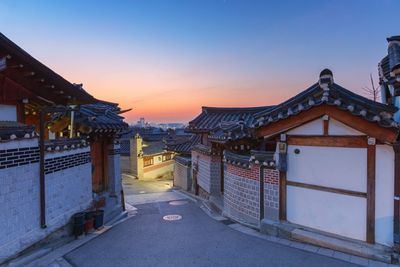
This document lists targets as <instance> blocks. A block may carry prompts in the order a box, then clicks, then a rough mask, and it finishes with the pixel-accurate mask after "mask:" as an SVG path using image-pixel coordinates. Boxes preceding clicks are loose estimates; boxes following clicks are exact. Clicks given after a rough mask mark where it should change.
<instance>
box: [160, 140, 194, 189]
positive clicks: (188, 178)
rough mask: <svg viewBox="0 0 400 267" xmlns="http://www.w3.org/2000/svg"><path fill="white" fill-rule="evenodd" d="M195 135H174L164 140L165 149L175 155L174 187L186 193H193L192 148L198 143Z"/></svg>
mask: <svg viewBox="0 0 400 267" xmlns="http://www.w3.org/2000/svg"><path fill="white" fill-rule="evenodd" d="M200 139H201V136H200V135H197V134H185V135H175V134H172V135H170V136H169V138H168V139H167V140H166V149H167V150H168V151H173V152H175V153H176V155H175V156H174V186H175V187H180V188H182V189H183V190H186V191H195V188H193V183H192V156H191V154H192V148H193V147H194V146H195V145H197V144H199V143H200Z"/></svg>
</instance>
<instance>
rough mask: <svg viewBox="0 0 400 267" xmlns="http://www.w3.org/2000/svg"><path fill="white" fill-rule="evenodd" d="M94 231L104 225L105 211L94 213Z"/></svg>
mask: <svg viewBox="0 0 400 267" xmlns="http://www.w3.org/2000/svg"><path fill="white" fill-rule="evenodd" d="M93 219H94V229H99V228H101V227H102V226H103V224H104V210H96V211H95V212H93Z"/></svg>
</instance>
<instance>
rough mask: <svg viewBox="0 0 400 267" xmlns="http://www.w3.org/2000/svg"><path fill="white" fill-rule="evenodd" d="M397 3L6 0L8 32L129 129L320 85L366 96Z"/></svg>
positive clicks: (3, 22)
mask: <svg viewBox="0 0 400 267" xmlns="http://www.w3.org/2000/svg"><path fill="white" fill-rule="evenodd" d="M399 11H400V1H398V0H374V1H372V0H371V1H368V0H351V1H350V0H336V1H333V0H332V1H328V0H326V1H322V0H318V1H317V0H315V1H311V0H310V1H307V0H305V1H294V0H293V1H267V0H265V1H252V0H242V1H239V0H214V1H207V0H197V1H194V0H180V1H175V0H160V1H152V0H141V1H133V0H132V1H124V0H119V1H111V0H109V1H89V0H88V1H71V0H69V1H61V0H60V1H50V0H49V1H41V0H35V1H32V0H18V1H16V0H0V31H1V32H2V33H3V34H5V35H6V36H7V37H8V38H10V39H11V40H12V41H14V42H15V43H17V44H18V45H19V46H21V47H22V48H23V49H25V50H26V51H27V52H29V53H30V54H31V55H33V56H34V57H35V58H37V59H38V60H40V61H41V62H42V63H44V64H46V65H47V66H49V67H50V68H52V69H53V70H55V71H56V72H58V73H59V74H60V75H62V76H63V77H65V78H66V79H67V80H69V81H70V82H75V83H83V84H84V88H85V89H86V90H87V91H88V92H89V93H91V94H92V95H94V96H95V97H96V98H98V99H103V100H108V101H111V102H117V103H120V105H121V106H122V108H133V110H132V111H131V112H129V113H126V114H125V116H126V119H127V121H128V122H135V121H136V120H137V119H138V118H139V117H145V118H146V120H148V121H153V122H187V121H189V120H190V119H192V118H193V117H195V116H196V115H197V114H198V113H199V112H200V109H201V106H260V105H270V104H276V103H279V102H280V101H283V100H285V99H286V98H288V97H290V96H293V95H294V94H296V93H298V92H300V91H302V90H304V89H305V88H306V87H308V86H309V85H311V84H312V83H314V82H316V81H317V78H318V75H319V72H320V71H321V70H322V69H323V68H326V67H328V68H330V69H332V71H333V74H334V79H335V82H337V83H339V84H341V85H342V86H344V87H346V88H348V89H350V90H353V91H356V92H358V93H362V87H364V86H369V85H370V81H369V75H370V73H372V74H373V75H374V77H375V79H376V81H377V64H378V62H379V61H380V60H381V58H382V57H383V56H384V55H385V54H386V53H387V42H386V39H385V38H386V37H388V36H391V35H399V34H400V21H399V18H398V16H397V15H396V14H398V13H399Z"/></svg>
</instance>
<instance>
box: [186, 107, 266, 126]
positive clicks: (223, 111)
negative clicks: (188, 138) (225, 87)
mask: <svg viewBox="0 0 400 267" xmlns="http://www.w3.org/2000/svg"><path fill="white" fill-rule="evenodd" d="M269 109H271V107H270V106H264V107H252V108H218V107H203V108H202V112H201V114H200V115H199V116H197V117H196V118H195V119H194V120H192V121H190V122H189V126H188V128H187V131H188V132H209V131H211V130H213V129H216V128H217V127H218V126H219V125H220V123H221V122H237V121H240V120H241V121H243V122H244V124H246V125H251V124H252V123H253V121H254V117H253V115H254V114H255V113H258V112H260V111H263V110H269Z"/></svg>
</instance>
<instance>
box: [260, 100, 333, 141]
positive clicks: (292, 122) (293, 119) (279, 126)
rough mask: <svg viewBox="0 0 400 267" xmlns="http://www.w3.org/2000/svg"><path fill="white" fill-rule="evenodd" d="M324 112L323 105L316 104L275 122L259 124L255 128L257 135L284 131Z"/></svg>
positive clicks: (267, 135)
mask: <svg viewBox="0 0 400 267" xmlns="http://www.w3.org/2000/svg"><path fill="white" fill-rule="evenodd" d="M325 113H326V111H325V107H324V106H317V107H314V108H312V109H310V110H307V111H303V112H301V113H300V114H299V115H297V116H290V117H289V118H287V119H283V120H280V121H277V122H273V123H269V124H267V125H265V126H261V127H260V128H258V129H257V130H256V136H258V137H270V136H273V135H275V134H278V133H282V132H285V131H287V130H290V129H292V128H295V127H297V126H300V125H302V124H304V123H307V122H309V121H312V120H314V119H317V118H320V117H322V116H323V115H324V114H325Z"/></svg>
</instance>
